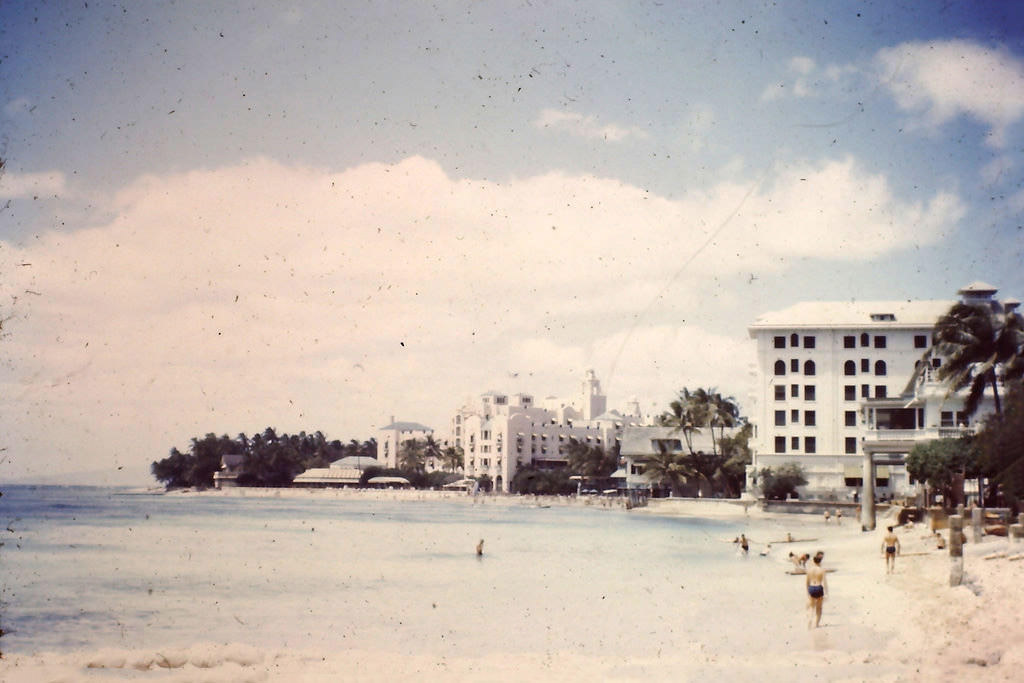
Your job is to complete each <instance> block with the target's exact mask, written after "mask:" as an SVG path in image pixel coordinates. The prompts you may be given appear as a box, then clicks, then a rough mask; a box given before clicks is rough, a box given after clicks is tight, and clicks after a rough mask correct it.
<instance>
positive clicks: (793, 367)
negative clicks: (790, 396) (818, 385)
mask: <svg viewBox="0 0 1024 683" xmlns="http://www.w3.org/2000/svg"><path fill="white" fill-rule="evenodd" d="M789 371H790V372H800V359H798V358H792V359H790V361H789Z"/></svg>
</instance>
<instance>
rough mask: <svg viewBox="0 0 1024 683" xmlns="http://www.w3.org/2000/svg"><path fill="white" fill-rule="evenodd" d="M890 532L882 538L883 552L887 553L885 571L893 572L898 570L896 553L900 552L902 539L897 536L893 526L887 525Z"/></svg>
mask: <svg viewBox="0 0 1024 683" xmlns="http://www.w3.org/2000/svg"><path fill="white" fill-rule="evenodd" d="M886 530H887V531H888V533H886V534H885V538H883V539H882V552H883V553H885V573H886V574H892V573H893V572H895V571H896V555H898V554H899V552H900V539H898V538H896V534H895V533H893V530H892V527H891V526H890V527H886Z"/></svg>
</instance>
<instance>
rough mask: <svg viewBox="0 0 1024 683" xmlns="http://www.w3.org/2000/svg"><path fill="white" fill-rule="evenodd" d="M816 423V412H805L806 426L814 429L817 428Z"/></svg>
mask: <svg viewBox="0 0 1024 683" xmlns="http://www.w3.org/2000/svg"><path fill="white" fill-rule="evenodd" d="M815 422H817V415H815V413H814V411H813V410H805V411H804V426H807V427H814V426H815Z"/></svg>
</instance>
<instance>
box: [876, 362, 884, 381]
mask: <svg viewBox="0 0 1024 683" xmlns="http://www.w3.org/2000/svg"><path fill="white" fill-rule="evenodd" d="M875 375H876V376H878V377H884V376H885V361H884V360H880V361H875Z"/></svg>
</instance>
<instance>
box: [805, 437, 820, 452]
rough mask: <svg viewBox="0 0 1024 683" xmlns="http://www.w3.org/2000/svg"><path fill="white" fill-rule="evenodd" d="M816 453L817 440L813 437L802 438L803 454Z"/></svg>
mask: <svg viewBox="0 0 1024 683" xmlns="http://www.w3.org/2000/svg"><path fill="white" fill-rule="evenodd" d="M817 451H818V440H817V439H816V438H814V437H813V436H805V437H804V453H816V452H817Z"/></svg>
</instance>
